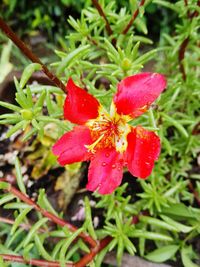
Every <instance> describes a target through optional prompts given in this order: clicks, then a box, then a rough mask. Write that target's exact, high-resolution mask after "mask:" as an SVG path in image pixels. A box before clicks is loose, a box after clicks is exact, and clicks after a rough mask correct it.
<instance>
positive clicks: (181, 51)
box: [178, 0, 200, 81]
mask: <svg viewBox="0 0 200 267" xmlns="http://www.w3.org/2000/svg"><path fill="white" fill-rule="evenodd" d="M184 3H185V6H186V7H187V5H188V1H187V0H184ZM197 5H198V6H200V0H198V2H197ZM187 14H188V18H189V19H190V20H192V19H193V18H194V17H197V16H198V14H199V12H198V11H197V10H196V11H194V12H193V13H192V14H190V12H189V11H188V13H187ZM189 40H190V38H189V36H188V37H187V38H185V40H183V42H182V43H181V45H180V49H179V53H178V59H179V68H180V72H181V73H182V77H183V80H184V81H185V80H186V73H185V68H184V65H183V60H184V58H185V51H186V48H187V46H188V44H189Z"/></svg>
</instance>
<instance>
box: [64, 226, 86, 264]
mask: <svg viewBox="0 0 200 267" xmlns="http://www.w3.org/2000/svg"><path fill="white" fill-rule="evenodd" d="M81 232H83V228H79V229H78V230H77V231H76V232H74V233H72V234H71V236H70V237H69V238H67V240H66V242H65V243H64V244H63V246H62V248H61V250H60V256H59V259H60V264H61V267H65V266H66V262H65V254H66V252H67V250H68V248H69V246H70V245H71V243H72V242H73V241H74V239H76V238H77V237H78V236H79V235H80V233H81Z"/></svg>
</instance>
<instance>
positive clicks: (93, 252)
mask: <svg viewBox="0 0 200 267" xmlns="http://www.w3.org/2000/svg"><path fill="white" fill-rule="evenodd" d="M111 240H112V237H110V236H107V237H105V238H104V239H102V240H101V241H100V244H99V246H96V247H95V248H93V249H91V251H90V252H89V253H88V254H86V255H85V256H84V257H83V258H82V259H80V261H78V262H77V263H75V265H74V266H75V267H84V266H86V265H87V264H88V263H89V262H91V261H92V259H93V258H94V257H95V256H96V255H97V253H99V252H100V251H101V250H102V249H104V248H105V247H106V246H107V245H108V244H109V243H110V242H111Z"/></svg>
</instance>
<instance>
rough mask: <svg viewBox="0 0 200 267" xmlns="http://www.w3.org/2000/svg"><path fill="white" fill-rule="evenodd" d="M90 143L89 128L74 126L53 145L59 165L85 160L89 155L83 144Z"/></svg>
mask: <svg viewBox="0 0 200 267" xmlns="http://www.w3.org/2000/svg"><path fill="white" fill-rule="evenodd" d="M91 143H92V139H91V135H90V130H89V128H87V127H86V126H76V127H74V129H73V130H72V131H71V132H68V133H66V134H64V135H63V136H62V137H61V138H60V139H59V140H58V141H57V142H56V143H55V145H54V146H53V148H52V151H53V153H54V154H55V155H56V156H58V162H59V163H60V165H63V166H64V165H66V164H71V163H74V162H79V161H84V160H87V159H88V157H89V155H88V152H87V149H86V147H85V145H90V144H91Z"/></svg>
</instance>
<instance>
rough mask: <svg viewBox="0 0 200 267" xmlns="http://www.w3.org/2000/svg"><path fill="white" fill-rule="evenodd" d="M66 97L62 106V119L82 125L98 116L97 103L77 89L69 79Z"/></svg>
mask: <svg viewBox="0 0 200 267" xmlns="http://www.w3.org/2000/svg"><path fill="white" fill-rule="evenodd" d="M66 91H67V97H66V100H65V104H64V117H65V119H67V120H69V121H71V122H72V123H77V124H84V123H85V122H86V121H88V120H90V119H95V118H96V117H97V116H98V108H99V102H98V101H97V99H96V98H95V97H94V96H92V95H90V94H88V93H87V92H86V91H85V90H83V89H81V88H80V87H78V86H77V85H76V84H75V83H74V82H73V80H72V79H71V78H70V79H69V81H68V83H67V85H66Z"/></svg>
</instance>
